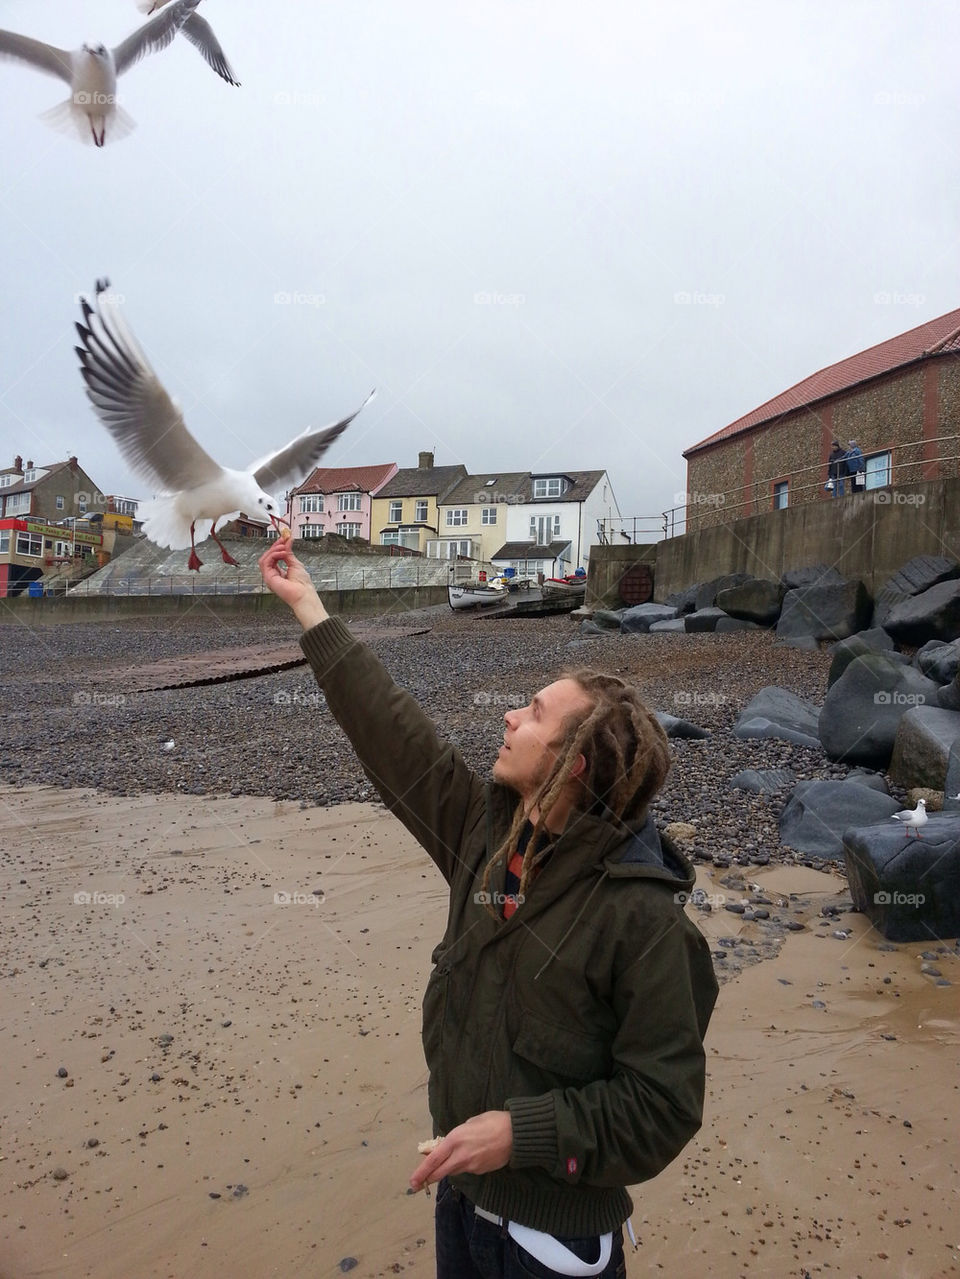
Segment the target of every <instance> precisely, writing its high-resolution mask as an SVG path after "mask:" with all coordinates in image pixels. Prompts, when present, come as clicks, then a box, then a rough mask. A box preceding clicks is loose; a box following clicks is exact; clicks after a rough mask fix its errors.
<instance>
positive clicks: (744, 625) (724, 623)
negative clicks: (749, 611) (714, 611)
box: [713, 616, 763, 635]
mask: <svg viewBox="0 0 960 1279" xmlns="http://www.w3.org/2000/svg"><path fill="white" fill-rule="evenodd" d="M713 629H714V630H715V631H716V632H717V633H718V634H720V635H723V634H724V633H729V632H730V631H760V630H763V627H762V626H758V625H757V623H756V622H748V621H747V620H746V618H743V617H726V616H724V617H718V618H717V624H716V626H715V627H714V628H713Z"/></svg>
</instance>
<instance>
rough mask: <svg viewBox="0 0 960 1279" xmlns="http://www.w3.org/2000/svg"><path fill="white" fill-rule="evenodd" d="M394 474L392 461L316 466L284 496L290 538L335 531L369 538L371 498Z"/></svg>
mask: <svg viewBox="0 0 960 1279" xmlns="http://www.w3.org/2000/svg"><path fill="white" fill-rule="evenodd" d="M396 473H397V464H396V462H383V463H381V464H380V465H378V466H341V467H323V466H318V467H317V469H316V470H315V471H313V472H312V473H311V474H310V475H308V476H307V478H306V479H305V480H304V482H303V483H302V484H300V485H298V486H297V487H296V488H295V489H291V490H290V493H289V494H288V495H287V519H288V520H289V521H290V527H291V528H292V530H293V535H294V537H307V538H311V537H312V538H317V537H323V536H324V535H325V534H327V533H338V534H340V536H341V537H350V538H358V537H360V538H363V539H364V540H365V541H369V540H370V510H371V503H372V499H373V497H374V496H375V495H376V494H377V493H379V492H380V490H381V489H382V488H383V486H384V485H385V484H387V483H388V482H389V481H390V480H391V479H392V478H393V477H394V475H396Z"/></svg>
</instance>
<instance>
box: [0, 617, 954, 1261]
mask: <svg viewBox="0 0 960 1279" xmlns="http://www.w3.org/2000/svg"><path fill="white" fill-rule="evenodd" d="M363 633H364V636H365V638H367V639H368V641H369V642H370V643H372V645H373V646H374V648H375V649H376V651H377V652H378V653H379V655H380V656H381V658H382V660H383V661H384V663H385V664H386V665H387V667H388V669H389V670H390V671H391V673H392V674H393V676H394V678H395V679H396V680H397V681H398V682H399V683H401V684H402V685H404V686H405V687H407V688H409V689H410V690H411V692H412V693H413V694H414V695H415V696H416V697H417V698H418V700H419V701H420V702H421V704H422V705H423V706H424V707H425V709H426V710H427V711H428V712H429V713H430V714H431V716H432V717H433V718H434V719H435V720H436V722H437V724H438V726H439V729H440V732H441V733H442V734H443V735H444V736H446V737H448V738H450V739H452V740H454V741H455V742H456V743H457V745H458V746H459V748H460V749H461V751H462V752H463V754H464V756H465V757H466V759H467V761H468V762H469V763H470V764H471V766H473V767H474V768H476V769H477V770H478V771H479V772H481V773H486V772H487V771H488V769H489V765H490V763H491V762H492V760H493V758H494V757H495V755H496V751H497V748H498V746H499V744H500V741H501V739H502V716H503V713H504V711H505V710H508V709H509V708H510V707H511V706H514V705H524V704H526V702H527V701H528V700H529V697H530V696H531V694H532V693H533V692H535V691H536V690H537V688H539V687H541V686H542V685H543V684H545V683H548V682H550V681H551V680H552V679H555V678H557V677H558V676H559V675H560V673H561V672H562V671H564V670H568V669H570V668H573V667H576V666H581V665H593V666H598V667H600V668H601V669H605V670H611V671H616V672H617V673H620V674H624V675H626V676H628V677H629V678H631V679H633V680H634V681H635V682H636V683H637V684H638V686H639V687H640V690H641V692H642V693H643V695H644V697H645V698H646V700H647V701H648V704H649V705H650V706H651V707H652V708H654V709H657V710H661V711H665V712H667V713H669V714H671V715H676V716H680V717H683V718H685V719H689V720H691V721H693V722H694V723H696V724H698V725H701V726H702V727H703V728H706V729H707V730H709V732H710V736H709V737H707V738H705V739H703V740H684V739H676V740H673V742H672V745H673V749H674V757H675V764H674V768H673V769H672V772H671V775H670V777H669V779H668V781H667V784H666V786H665V788H664V790H663V791H662V792H661V795H660V798H659V799H658V801H657V804H656V809H655V814H656V818H657V821H658V824H659V825H660V826H661V827H663V826H668V825H669V824H671V823H681V822H682V823H687V824H688V827H689V829H687V830H684V832H683V833H684V847H685V849H686V851H687V852H688V853H689V854H690V856H691V857H692V858H693V860H694V861H695V864H696V866H697V872H698V888H701V889H702V898H701V905H700V908H696V907H694V906H693V905H691V906H690V907H688V909H690V911H691V914H692V916H693V917H694V918H695V919H696V921H697V923H698V925H699V926H700V927H701V928H702V929H703V931H704V932H705V933H706V935H707V936H708V938H709V939H710V942H711V949H712V951H713V953H714V959H715V965H716V969H717V974H718V979H719V980H720V982H721V994H720V1001H719V1004H718V1007H717V1011H716V1013H715V1015H714V1020H713V1023H712V1024H711V1028H710V1032H709V1035H708V1041H707V1050H708V1069H709V1076H708V1097H707V1108H706V1113H705V1119H704V1126H703V1129H702V1130H701V1132H700V1134H699V1135H698V1136H697V1138H696V1139H695V1140H694V1141H693V1142H691V1144H690V1145H689V1146H688V1147H687V1149H686V1150H685V1151H684V1153H683V1154H682V1155H681V1156H680V1157H679V1158H678V1159H677V1160H676V1161H675V1163H674V1164H673V1165H671V1167H670V1168H669V1169H667V1170H666V1171H665V1172H664V1173H663V1174H662V1175H661V1176H660V1177H659V1178H657V1179H656V1180H655V1181H654V1182H653V1183H651V1184H649V1185H647V1186H644V1187H641V1188H637V1189H636V1191H635V1192H634V1199H635V1204H636V1209H635V1212H634V1216H633V1224H634V1227H635V1229H636V1233H637V1236H638V1239H639V1241H640V1246H639V1249H638V1250H637V1251H636V1252H632V1251H628V1260H627V1273H628V1275H636V1276H638V1277H639V1276H640V1275H645V1274H654V1273H662V1274H664V1275H678V1274H694V1273H698V1274H711V1275H716V1276H721V1277H725V1276H731V1277H732V1276H763V1275H770V1276H798V1277H802V1276H807V1275H810V1276H812V1275H838V1276H844V1277H846V1276H861V1275H862V1276H864V1277H865V1279H872V1277H873V1276H874V1275H890V1276H916V1277H917V1279H937V1277H938V1276H947V1275H955V1274H960V1232H958V1230H957V1228H956V1220H957V1213H956V1211H955V1210H956V1208H957V1207H958V1206H960V1205H958V1199H960V1191H958V1186H960V1177H958V1172H960V1167H958V1163H960V1157H958V1147H957V1143H956V1137H955V1115H956V1109H957V1102H958V1099H960V1098H958V1092H960V1087H958V1077H957V1074H956V1056H957V1048H958V1046H960V1001H958V998H957V991H958V989H960V953H958V951H957V948H956V946H954V945H953V944H952V943H939V944H938V943H935V942H931V944H930V945H929V946H928V947H924V946H920V945H916V944H914V945H910V944H905V945H896V946H894V945H891V944H889V943H887V942H885V941H884V939H883V938H882V937H881V936H880V935H879V934H877V933H876V931H875V930H874V929H872V927H871V926H870V925H869V923H868V921H867V920H866V919H865V917H864V916H862V915H859V914H857V913H856V912H854V911H853V910H852V908H851V903H850V900H849V895H848V893H847V891H846V881H845V878H844V875H843V866H842V863H841V862H831V861H820V860H819V859H811V858H809V857H804V856H802V855H799V854H796V853H794V852H792V851H791V850H789V849H784V848H783V847H781V845H780V843H779V839H778V832H777V817H778V814H779V809H780V807H781V805H782V803H783V800H784V798H785V793H782V794H769V793H768V794H760V795H757V794H750V793H747V792H744V791H739V790H737V791H734V790H731V789H730V788H729V785H728V781H729V779H730V777H732V776H733V775H734V774H735V773H737V772H738V771H740V770H741V769H745V768H764V769H767V768H789V769H790V770H791V771H792V772H793V774H794V775H795V777H796V778H797V780H803V779H806V778H840V777H844V776H846V775H847V773H848V771H849V770H848V769H847V768H846V767H845V766H843V765H835V764H831V763H830V761H829V760H827V758H826V757H825V756H824V755H823V753H822V752H820V751H818V750H812V749H809V748H805V747H800V746H796V745H793V744H791V743H788V742H785V741H772V740H763V741H758V740H750V741H743V740H740V739H738V738H736V737H735V736H733V734H732V732H731V727H732V724H733V722H734V720H735V718H736V715H737V714H738V713H739V711H740V710H741V709H742V708H743V706H744V705H745V704H746V702H747V701H748V700H749V699H750V698H751V697H752V696H753V695H754V694H755V693H756V692H757V691H758V690H759V689H760V688H762V687H764V686H766V685H770V684H776V685H780V686H783V687H786V688H789V689H791V690H792V691H793V692H796V693H798V694H800V695H801V696H803V697H806V698H810V699H811V700H813V701H815V702H818V703H819V702H820V701H822V698H823V695H824V693H825V691H826V678H827V671H828V668H829V663H830V657H829V654H828V653H826V652H807V651H800V650H795V649H790V648H784V647H782V646H778V645H775V644H774V643H773V642H772V636H771V635H769V634H768V633H764V632H745V633H739V634H730V635H716V634H701V635H682V636H677V635H660V636H649V635H638V636H621V635H615V636H602V637H596V638H588V637H581V636H580V635H579V633H578V630H577V627H576V624H575V623H574V622H572V621H571V620H570V619H569V618H566V617H554V618H545V619H540V620H524V621H494V620H483V619H478V618H474V617H463V616H455V615H453V614H451V613H450V611H449V610H448V609H447V608H446V607H443V608H439V609H425V610H421V611H419V612H417V613H403V614H400V615H397V616H396V617H393V618H381V619H365V620H364V622H363ZM297 637H298V628H297V626H296V623H295V622H294V621H293V619H292V618H287V617H283V618H281V619H271V620H265V621H257V622H252V621H251V622H244V623H235V622H229V623H225V622H224V621H223V620H222V619H221V618H218V617H217V616H216V615H214V614H213V613H212V612H211V611H209V610H207V609H202V608H200V609H198V610H196V612H195V614H190V615H189V616H188V617H186V618H184V619H182V620H178V621H176V622H171V621H164V622H160V621H157V622H154V621H151V620H144V619H137V620H129V621H116V622H114V621H111V622H110V623H108V624H104V625H102V626H98V625H94V624H88V623H77V624H69V625H61V626H58V627H50V628H37V629H33V630H27V629H25V628H22V627H19V626H16V627H15V626H5V627H3V628H2V629H0V645H2V649H3V671H4V677H5V678H4V684H5V698H4V706H3V709H2V712H0V714H2V719H3V751H2V758H0V813H2V815H3V817H2V825H0V831H2V846H3V857H2V861H0V909H2V912H3V915H2V920H3V928H2V934H0V1024H2V1026H3V1028H4V1042H5V1051H4V1054H3V1060H2V1061H0V1094H2V1096H3V1098H4V1116H5V1122H4V1125H3V1149H2V1151H0V1279H21V1277H23V1276H40V1275H57V1276H65V1277H69V1279H73V1277H74V1276H88V1275H89V1276H97V1277H98V1279H113V1277H114V1276H116V1277H117V1279H120V1276H141V1275H142V1276H149V1277H151V1279H152V1277H153V1276H158V1277H159V1276H176V1277H177V1279H180V1277H181V1276H207V1275H210V1276H213V1275H214V1274H217V1275H219V1274H221V1273H224V1272H226V1273H231V1274H236V1275H240V1276H247V1275H249V1276H260V1275H285V1276H299V1275H304V1276H306V1275H324V1274H336V1273H346V1272H348V1271H352V1272H353V1273H354V1274H356V1275H357V1276H370V1277H371V1279H372V1277H373V1276H382V1275H389V1274H397V1273H405V1274H409V1275H411V1276H414V1275H415V1276H424V1279H425V1277H426V1276H428V1275H431V1274H432V1273H433V1245H432V1218H431V1212H432V1203H431V1202H430V1201H428V1200H427V1199H426V1198H425V1196H424V1195H418V1196H411V1195H407V1194H406V1190H405V1188H406V1182H407V1177H408V1176H409V1173H410V1172H411V1171H412V1169H413V1167H414V1166H415V1164H416V1162H417V1157H416V1146H417V1142H418V1141H419V1140H422V1139H423V1138H424V1137H425V1136H427V1135H429V1127H430V1121H429V1116H428V1114H427V1110H426V1072H425V1067H424V1064H423V1058H422V1054H421V1049H420V1042H419V1027H420V999H421V996H422V992H423V987H424V985H425V982H426V977H427V973H428V971H429V965H430V952H431V950H432V948H433V946H434V945H435V944H436V942H437V940H439V937H440V936H441V934H442V931H443V918H444V913H445V891H444V885H443V882H442V880H441V879H440V877H439V875H438V874H437V873H436V872H435V871H434V869H433V867H432V865H431V864H430V863H429V861H428V860H427V859H426V857H425V855H423V854H422V853H421V852H420V851H419V849H418V848H417V846H416V845H415V844H414V843H413V842H412V840H411V839H410V837H409V836H408V835H407V834H406V833H405V832H404V831H403V829H402V828H401V827H400V826H399V824H398V823H397V822H396V821H395V820H394V819H393V818H392V817H391V816H390V814H389V813H387V812H386V811H385V809H384V808H383V806H382V805H380V804H379V802H377V799H376V796H375V795H374V794H373V793H372V791H371V787H370V785H369V783H368V781H367V780H366V778H365V777H364V776H363V774H362V772H361V771H360V769H359V767H358V765H357V764H356V762H355V760H354V758H353V756H352V753H351V751H350V748H349V744H348V743H347V741H346V739H345V738H344V736H343V734H342V733H341V731H340V730H339V728H338V727H337V725H336V724H335V723H334V722H333V721H332V719H331V717H330V715H329V713H328V711H327V709H326V706H325V703H324V700H323V697H322V695H321V694H320V693H319V691H318V690H317V687H316V684H315V682H314V681H313V677H312V675H311V673H310V671H309V668H308V667H306V666H303V667H296V668H294V669H288V670H285V671H282V672H279V673H276V674H268V675H261V676H257V677H255V678H249V679H242V680H235V681H230V682H225V683H220V684H213V685H201V686H192V687H187V688H176V689H166V690H162V691H149V692H138V691H136V690H135V680H134V678H133V674H134V672H136V671H138V670H141V671H142V670H143V669H145V668H146V667H147V666H149V665H150V664H152V663H156V662H159V661H163V660H168V659H173V660H177V659H186V658H187V657H194V656H196V655H197V654H205V653H213V652H215V651H217V650H226V649H230V648H235V647H237V646H240V645H243V644H257V645H268V644H273V645H284V644H287V643H289V645H290V648H291V651H292V655H293V656H296V652H297V645H296V640H297ZM125 673H126V675H125ZM371 713H375V708H373V709H372V710H371ZM892 789H893V793H894V794H895V795H897V797H898V798H902V795H901V794H898V792H897V791H896V789H895V788H892ZM706 907H710V908H709V909H707V908H706Z"/></svg>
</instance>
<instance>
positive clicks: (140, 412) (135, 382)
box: [75, 280, 376, 569]
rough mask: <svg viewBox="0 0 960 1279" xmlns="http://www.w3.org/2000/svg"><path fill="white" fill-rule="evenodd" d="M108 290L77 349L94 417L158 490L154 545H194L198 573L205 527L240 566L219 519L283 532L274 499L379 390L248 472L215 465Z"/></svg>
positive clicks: (148, 527) (151, 510)
mask: <svg viewBox="0 0 960 1279" xmlns="http://www.w3.org/2000/svg"><path fill="white" fill-rule="evenodd" d="M109 287H110V282H109V280H98V281H97V287H96V297H95V299H94V302H95V305H94V306H91V305H90V303H89V302H88V301H87V300H86V299H85V298H84V299H82V300H81V304H80V305H81V308H82V310H83V323H82V324H80V323H78V324H77V332H78V333H79V334H80V341H81V343H82V345H81V346H78V347H76V348H75V350H76V352H77V355H78V356H79V357H80V364H81V370H80V371H81V374H82V376H83V379H84V381H85V382H86V384H87V395H88V397H89V399H90V402H91V404H92V405H93V407H94V409H95V410H96V413H97V416H98V417H99V418H100V420H101V422H102V423H103V424H104V426H105V427H106V428H107V430H108V431H109V432H110V434H111V435H112V436H113V439H114V441H115V442H116V445H117V447H118V448H119V450H120V452H121V453H122V454H123V457H124V459H125V460H126V462H127V464H128V466H129V467H130V469H131V470H132V471H134V472H135V474H137V475H138V476H140V477H141V478H142V479H144V480H146V481H148V482H149V483H151V484H154V485H156V487H157V489H158V490H159V494H158V496H156V497H155V498H154V499H153V501H151V502H145V503H144V504H143V505H142V506H141V508H140V513H141V517H142V519H143V531H144V533H145V534H146V535H147V537H148V538H149V539H150V540H151V541H152V542H155V543H156V544H157V545H158V546H163V547H169V548H170V549H171V550H186V548H187V547H188V546H189V547H190V559H189V562H188V568H191V569H199V568H200V566H201V560H200V559H199V557H198V556H197V548H196V540H195V539H196V537H197V536H199V537H200V539H201V540H203V538H205V537H206V536H207V531H208V530H209V533H210V536H211V537H212V538H213V540H214V541H215V542H216V544H217V545H218V546H219V547H220V551H221V554H222V555H223V560H224V563H226V564H236V560H235V559H234V558H233V557H232V556H231V555H230V553H229V552H228V551H227V549H226V547H225V546H224V545H223V543H222V542H221V541H220V539H219V538H218V537H217V533H216V525H217V522H218V521H219V520H224V521H225V520H228V519H232V518H234V517H235V516H237V515H239V514H240V513H241V512H245V513H246V514H248V515H252V516H262V517H264V518H267V517H269V519H270V521H271V523H272V524H273V526H274V528H275V529H276V530H277V532H278V533H279V532H280V531H281V525H280V521H279V519H278V517H277V510H278V504H277V502H276V501H275V499H274V498H272V497H271V496H270V494H271V493H276V492H277V491H278V490H280V489H282V488H287V487H289V486H292V485H293V484H295V483H297V482H299V481H300V480H302V479H303V477H304V476H305V475H307V474H309V473H310V471H312V470H313V468H314V467H315V466H316V465H317V463H318V462H319V461H320V459H321V458H322V457H323V455H324V453H326V451H327V449H328V448H329V446H330V445H331V444H332V443H333V441H334V440H335V439H337V437H338V436H339V435H340V434H341V433H342V432H343V431H344V430H346V428H347V427H348V426H349V425H350V423H351V422H352V421H353V419H354V418H355V417H356V416H357V414H358V413H359V412H360V410H361V409H363V408H364V407H365V406H366V405H367V404H369V402H370V400H372V399H373V396H374V395H375V394H376V392H375V391H371V393H370V394H369V395H368V396H367V398H366V399H365V400H364V402H363V404H361V405H360V408H359V409H356V410H355V411H354V412H353V413H351V414H350V416H349V417H345V418H343V419H342V420H341V421H339V422H335V423H334V424H333V425H332V426H327V427H324V428H323V429H322V430H312V429H311V428H310V427H308V428H307V429H306V430H305V431H303V432H302V434H300V435H298V436H297V437H296V438H295V439H293V440H291V441H290V443H289V444H287V445H285V446H284V447H283V448H282V449H278V450H277V451H276V452H274V453H270V454H268V455H267V456H266V457H263V458H261V459H260V460H259V461H257V462H254V463H253V465H252V466H250V467H249V468H248V469H247V470H246V471H233V470H230V469H229V468H227V467H224V466H220V465H219V464H218V463H217V462H215V461H214V460H213V458H212V457H210V455H209V454H208V453H207V452H206V451H205V450H204V449H202V448H201V447H200V445H199V444H198V443H197V441H196V440H195V439H194V438H193V436H192V435H191V434H190V432H189V431H188V430H187V428H186V426H185V425H184V421H183V416H182V415H181V413H180V410H179V409H178V408H177V406H176V404H174V402H173V400H171V398H170V396H169V395H168V394H167V392H166V391H165V390H164V388H163V386H162V384H161V383H160V380H159V378H158V377H157V375H156V373H154V371H153V369H152V368H151V367H150V363H149V361H148V360H147V357H146V356H145V355H144V353H143V351H142V350H141V349H140V346H139V344H138V343H137V340H136V338H135V337H134V336H133V334H132V333H131V332H130V330H129V329H128V328H127V326H126V324H125V322H124V320H123V318H122V316H121V315H120V313H119V309H118V299H117V298H116V297H115V296H111V295H110V294H109V293H108V292H107V290H108V289H109ZM283 531H284V533H285V534H286V533H288V530H287V529H284V530H283Z"/></svg>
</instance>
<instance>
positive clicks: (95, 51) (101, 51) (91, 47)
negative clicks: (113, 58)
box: [83, 44, 108, 62]
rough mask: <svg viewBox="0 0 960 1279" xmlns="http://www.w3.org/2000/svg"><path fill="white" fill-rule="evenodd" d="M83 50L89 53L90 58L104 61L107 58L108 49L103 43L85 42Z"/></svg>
mask: <svg viewBox="0 0 960 1279" xmlns="http://www.w3.org/2000/svg"><path fill="white" fill-rule="evenodd" d="M83 51H84V53H89V54H90V56H91V58H101V59H102V60H103V61H104V62H106V60H107V56H108V49H107V46H106V45H105V44H85V45H84V46H83Z"/></svg>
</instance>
